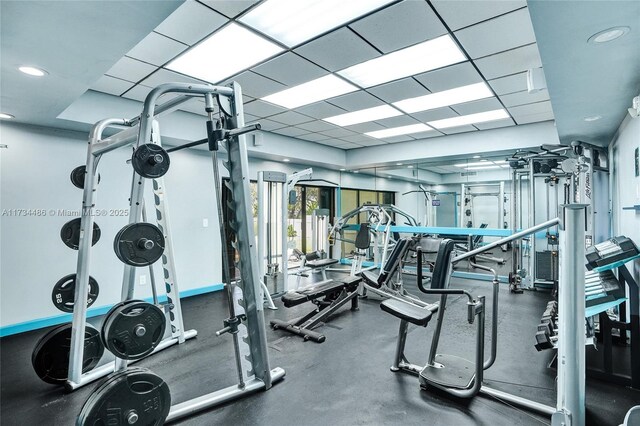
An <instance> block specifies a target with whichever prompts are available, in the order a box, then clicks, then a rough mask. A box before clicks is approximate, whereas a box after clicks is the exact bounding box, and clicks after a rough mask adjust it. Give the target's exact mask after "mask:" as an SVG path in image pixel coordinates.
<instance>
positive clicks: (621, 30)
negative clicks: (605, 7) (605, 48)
mask: <svg viewBox="0 0 640 426" xmlns="http://www.w3.org/2000/svg"><path fill="white" fill-rule="evenodd" d="M628 32H629V27H613V28H607V29H606V30H602V31H600V32H597V33H595V34H594V35H592V36H591V37H589V40H587V41H588V42H589V43H607V42H610V41H613V40H615V39H618V38H620V37H622V36H623V35H625V34H626V33H628Z"/></svg>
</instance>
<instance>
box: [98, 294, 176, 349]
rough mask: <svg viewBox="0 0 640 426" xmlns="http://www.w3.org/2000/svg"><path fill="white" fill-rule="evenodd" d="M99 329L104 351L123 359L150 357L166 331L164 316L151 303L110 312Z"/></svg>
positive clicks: (138, 303)
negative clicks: (106, 350)
mask: <svg viewBox="0 0 640 426" xmlns="http://www.w3.org/2000/svg"><path fill="white" fill-rule="evenodd" d="M104 321H105V322H104V324H103V326H102V331H103V333H104V334H103V341H104V344H105V346H106V348H107V349H108V350H109V351H111V353H113V354H114V355H115V356H117V357H118V358H122V359H128V360H136V359H140V358H143V357H145V356H147V355H149V354H150V353H151V352H153V350H154V349H155V347H156V346H158V344H159V343H160V342H161V341H162V338H163V337H164V331H165V328H166V317H165V315H164V312H163V311H162V310H161V309H160V308H158V307H157V306H155V305H152V304H151V303H147V302H143V301H140V300H136V301H132V302H128V303H126V304H124V305H121V306H118V307H116V308H115V309H112V310H110V314H109V315H108V316H107V317H106V318H105V320H104Z"/></svg>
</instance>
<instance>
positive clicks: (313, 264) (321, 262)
mask: <svg viewBox="0 0 640 426" xmlns="http://www.w3.org/2000/svg"><path fill="white" fill-rule="evenodd" d="M338 262H339V260H338V259H317V260H307V262H306V263H305V264H304V266H308V267H309V268H311V269H316V268H324V267H326V266H329V265H335V264H336V263H338Z"/></svg>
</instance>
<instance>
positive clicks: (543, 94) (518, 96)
mask: <svg viewBox="0 0 640 426" xmlns="http://www.w3.org/2000/svg"><path fill="white" fill-rule="evenodd" d="M500 99H501V100H502V102H503V103H504V105H505V106H506V107H512V106H517V105H525V104H532V103H534V102H540V101H546V100H548V99H549V92H547V91H546V90H540V91H539V92H535V93H529V92H528V91H526V90H525V91H523V92H516V93H510V94H508V95H502V96H500Z"/></svg>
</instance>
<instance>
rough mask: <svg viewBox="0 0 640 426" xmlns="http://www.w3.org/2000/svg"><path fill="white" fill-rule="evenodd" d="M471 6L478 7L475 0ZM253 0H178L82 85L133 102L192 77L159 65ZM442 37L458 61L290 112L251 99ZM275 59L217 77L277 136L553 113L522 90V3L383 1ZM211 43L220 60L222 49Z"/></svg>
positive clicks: (529, 119) (527, 39) (340, 144)
mask: <svg viewBox="0 0 640 426" xmlns="http://www.w3.org/2000/svg"><path fill="white" fill-rule="evenodd" d="M479 3H481V6H482V7H480V4H479ZM260 4H261V3H260V2H255V1H218V0H216V1H187V2H185V3H183V4H182V5H181V6H180V7H178V8H177V9H176V11H175V12H174V13H173V14H171V15H170V16H169V17H168V18H167V19H166V20H165V21H164V22H162V23H161V24H160V25H158V26H157V27H156V28H155V29H154V30H153V31H152V32H151V33H150V34H149V35H148V36H146V37H145V38H144V39H142V41H140V42H139V43H138V44H137V45H136V46H135V47H133V48H132V49H131V50H130V51H129V52H128V53H126V55H125V56H124V57H122V58H121V59H120V60H119V61H118V62H117V63H115V65H114V66H113V67H112V68H111V69H109V70H108V71H107V72H106V73H105V74H104V76H103V77H101V78H100V79H99V80H98V81H96V82H95V84H93V86H92V87H91V89H92V90H95V91H100V92H104V93H108V94H111V95H115V96H121V97H123V98H128V99H133V100H136V101H142V100H144V98H145V96H146V94H147V93H148V92H149V91H150V90H151V88H152V87H154V86H156V85H158V84H161V83H164V82H171V81H181V82H199V81H200V80H198V79H194V78H192V77H189V76H186V75H184V74H180V73H177V72H174V71H171V70H169V69H168V64H169V63H170V62H171V61H172V60H174V59H175V58H176V57H178V56H179V55H180V54H182V53H183V52H185V51H187V50H188V49H189V48H190V47H192V46H194V45H197V44H198V43H199V42H201V41H202V40H204V39H206V38H207V37H209V36H211V35H212V34H214V33H216V32H218V31H221V30H223V29H224V28H226V27H227V26H229V25H239V26H242V27H244V28H248V29H250V30H251V31H252V32H254V33H256V34H258V35H261V36H262V34H260V32H259V31H258V30H256V29H254V28H251V27H249V26H247V25H246V24H245V23H244V22H242V17H243V16H246V14H248V13H250V11H252V10H254V9H255V8H256V7H257V6H258V5H260ZM447 34H449V35H450V36H451V37H453V39H454V40H455V41H456V42H457V43H458V45H459V47H460V48H461V49H462V52H463V53H464V59H465V60H464V61H462V62H460V63H457V64H454V65H450V66H447V67H444V68H439V69H435V70H432V71H429V72H424V73H420V74H417V75H412V76H408V77H404V78H400V79H398V80H395V81H390V82H384V83H382V84H379V85H376V86H373V87H367V88H362V87H357V90H355V91H353V92H351V93H347V94H344V95H340V96H336V97H333V98H330V99H326V100H323V101H320V102H316V103H313V104H309V105H304V106H301V107H297V108H293V109H291V110H289V109H287V108H283V107H281V106H278V105H273V104H270V103H269V102H266V101H264V100H261V99H260V98H263V97H265V96H268V95H271V94H273V93H276V92H280V91H282V90H284V89H287V88H290V87H293V86H296V85H299V84H301V83H305V82H308V81H311V80H314V79H317V78H320V77H324V76H327V75H331V74H336V73H337V72H339V71H341V70H344V69H345V68H348V67H350V66H353V65H356V64H359V63H362V62H365V61H367V60H371V59H375V58H379V57H381V56H383V55H386V54H390V53H392V52H396V51H398V50H400V49H403V48H407V47H409V46H413V45H416V44H418V43H422V42H425V41H427V40H432V39H435V38H437V37H441V36H443V35H447ZM279 46H280V47H281V49H282V51H281V52H280V53H278V54H276V55H275V56H273V57H271V58H269V59H266V60H264V61H262V62H260V63H258V64H255V65H253V66H251V67H250V68H249V69H246V70H243V71H241V72H239V73H238V74H236V75H234V76H231V77H229V78H226V79H225V80H224V81H211V82H209V83H216V84H226V83H228V82H230V81H232V80H235V81H238V82H239V83H240V84H241V86H242V88H243V94H244V96H245V98H244V101H245V113H246V121H247V122H251V121H259V122H260V123H261V124H262V126H263V129H264V130H267V131H270V132H273V133H278V134H282V135H286V136H291V137H295V138H298V139H303V140H307V141H311V142H314V143H318V144H323V145H329V146H332V147H337V148H342V149H353V148H360V147H367V146H374V145H380V144H391V143H397V142H405V141H412V140H416V139H425V138H430V137H435V136H443V135H448V134H456V133H462V132H475V131H479V130H486V129H493V128H498V127H506V126H514V125H521V124H528V123H534V122H539V121H548V120H553V118H554V116H553V112H552V108H551V103H550V102H549V96H548V93H547V91H546V90H543V91H541V92H538V93H535V94H529V93H528V92H527V84H526V70H527V69H530V68H536V67H540V66H541V60H540V55H539V53H538V48H537V44H536V38H535V35H534V32H533V28H532V24H531V19H530V17H529V10H528V8H527V4H526V2H525V1H523V0H513V1H511V0H498V1H482V2H474V1H446V0H442V1H438V0H433V1H430V2H428V1H422V0H405V1H395V2H393V1H392V2H390V3H388V4H387V5H385V6H383V7H382V8H380V9H378V10H375V11H374V12H372V13H369V14H367V15H365V16H361V17H359V18H358V19H356V20H353V21H351V22H348V23H347V24H345V25H343V26H341V27H338V28H335V29H333V30H331V31H330V32H328V33H325V34H323V35H321V36H319V37H316V38H312V39H311V40H308V41H306V42H303V43H302V44H299V45H296V46H293V47H289V46H287V45H284V44H281V43H280V44H279ZM232 48H233V46H224V47H221V51H220V59H221V60H223V58H224V54H225V53H224V52H225V50H226V49H232ZM479 82H486V83H487V84H488V85H489V87H490V88H491V91H492V92H493V93H492V96H491V97H489V98H486V99H482V100H478V101H473V102H467V103H463V104H458V105H453V106H451V107H443V108H438V109H433V110H429V111H421V112H416V113H411V114H402V115H400V116H397V117H391V118H386V119H380V120H376V121H371V122H365V123H359V124H355V125H351V126H345V127H340V126H336V125H333V124H330V123H328V122H326V121H324V120H322V119H324V118H328V117H331V116H335V115H339V114H344V113H347V112H353V111H358V110H362V109H365V108H372V107H376V106H380V105H389V104H391V103H392V102H397V101H399V100H402V99H407V98H411V97H417V96H422V95H427V94H429V93H434V92H440V91H444V90H448V89H453V88H456V87H460V86H465V85H469V84H474V83H479ZM203 107H204V105H203V104H202V103H201V102H200V101H198V100H194V101H191V102H190V103H189V104H188V105H186V106H184V107H183V109H184V110H185V111H188V112H191V113H196V114H204V110H203ZM503 108H504V109H505V110H506V112H507V113H508V118H505V119H500V120H496V121H490V122H485V123H479V124H476V125H464V126H458V127H451V128H447V129H441V130H435V129H434V130H429V131H425V132H422V133H414V134H411V135H400V136H393V137H388V138H381V139H376V138H372V137H369V136H367V135H365V134H366V133H369V132H375V131H380V130H384V129H389V128H394V127H400V126H409V125H414V124H419V123H427V122H429V121H435V120H442V119H448V118H453V117H457V116H461V115H469V114H476V113H481V112H485V111H491V110H496V109H503Z"/></svg>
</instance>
